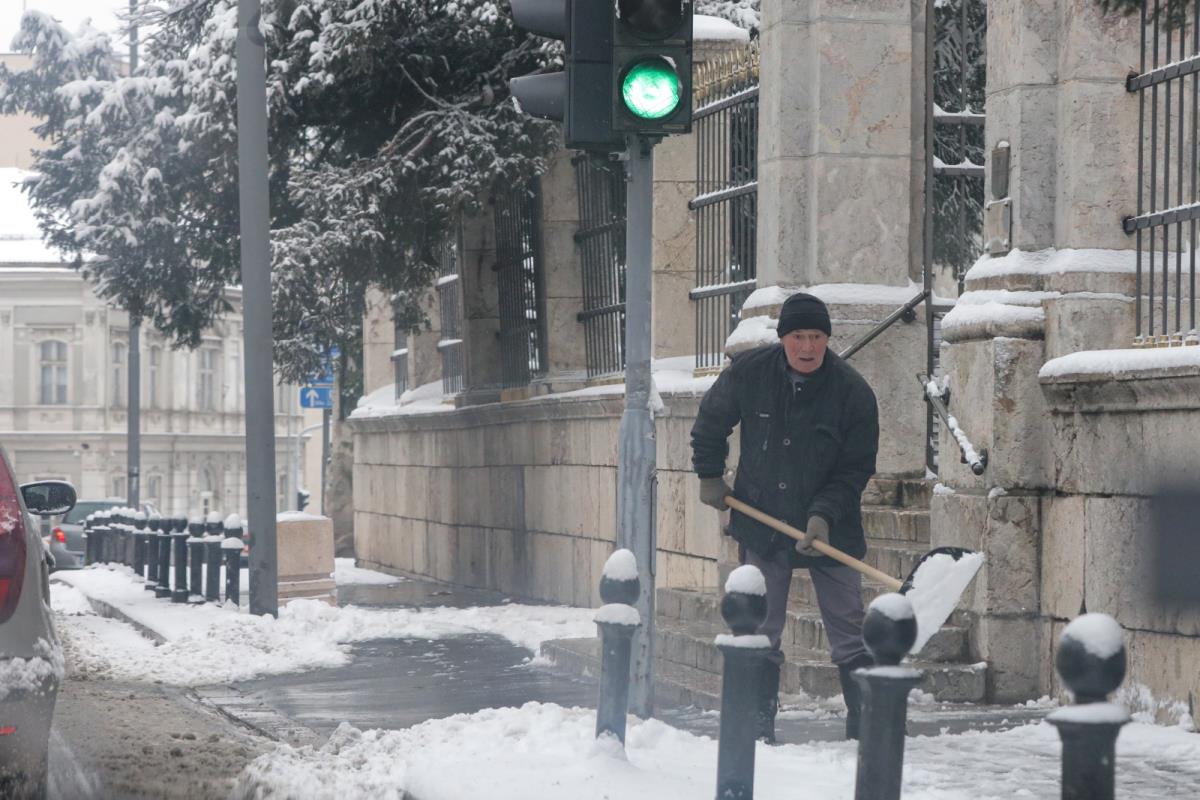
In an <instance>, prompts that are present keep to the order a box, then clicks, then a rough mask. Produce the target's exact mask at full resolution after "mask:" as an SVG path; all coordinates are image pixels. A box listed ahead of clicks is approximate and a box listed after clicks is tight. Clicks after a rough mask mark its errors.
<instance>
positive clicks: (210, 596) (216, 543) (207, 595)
mask: <svg viewBox="0 0 1200 800" xmlns="http://www.w3.org/2000/svg"><path fill="white" fill-rule="evenodd" d="M204 530H205V536H204V599H205V600H206V601H207V602H210V603H219V602H221V542H223V541H225V526H224V525H222V524H221V515H220V514H218V513H217V512H215V511H210V512H209V514H208V518H207V519H206V520H205V521H204Z"/></svg>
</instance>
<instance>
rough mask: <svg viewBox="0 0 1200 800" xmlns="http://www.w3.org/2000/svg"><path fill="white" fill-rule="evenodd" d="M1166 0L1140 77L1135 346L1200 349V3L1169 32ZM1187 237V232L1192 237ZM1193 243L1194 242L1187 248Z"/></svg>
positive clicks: (1145, 35)
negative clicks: (1199, 267) (1199, 280)
mask: <svg viewBox="0 0 1200 800" xmlns="http://www.w3.org/2000/svg"><path fill="white" fill-rule="evenodd" d="M1162 5H1163V4H1162V3H1161V2H1160V0H1148V2H1147V3H1145V4H1144V5H1143V6H1142V27H1141V30H1142V37H1141V56H1140V61H1139V67H1138V72H1137V73H1136V74H1132V75H1130V76H1129V78H1128V80H1127V82H1126V89H1127V90H1128V91H1130V92H1137V94H1138V110H1139V115H1140V117H1139V123H1138V189H1137V214H1136V215H1135V216H1132V217H1128V218H1126V219H1125V220H1124V229H1125V232H1126V233H1132V234H1135V235H1136V237H1137V284H1136V293H1137V303H1136V304H1135V307H1136V309H1137V310H1136V317H1137V320H1136V334H1135V335H1136V338H1135V340H1134V343H1133V344H1134V346H1135V347H1170V346H1174V345H1184V344H1187V345H1196V344H1200V336H1198V335H1197V331H1196V219H1197V218H1198V217H1200V196H1198V195H1197V189H1196V173H1197V167H1198V165H1200V162H1197V159H1196V151H1197V140H1198V137H1200V134H1198V130H1200V126H1198V124H1197V120H1198V114H1197V112H1198V111H1200V84H1198V82H1200V3H1196V4H1195V5H1194V7H1193V10H1192V11H1191V13H1189V14H1187V15H1186V16H1187V17H1188V19H1186V20H1185V21H1184V24H1177V25H1174V26H1173V27H1170V28H1169V27H1168V26H1167V22H1166V19H1165V16H1164V15H1163V14H1162V13H1160V12H1161V11H1162ZM1185 231H1186V233H1185ZM1185 239H1186V241H1185Z"/></svg>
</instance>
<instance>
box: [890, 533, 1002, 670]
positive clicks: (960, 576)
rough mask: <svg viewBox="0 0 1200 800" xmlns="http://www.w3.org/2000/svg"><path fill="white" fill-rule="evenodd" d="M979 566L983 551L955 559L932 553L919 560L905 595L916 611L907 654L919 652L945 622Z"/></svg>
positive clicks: (981, 564)
mask: <svg viewBox="0 0 1200 800" xmlns="http://www.w3.org/2000/svg"><path fill="white" fill-rule="evenodd" d="M982 566H983V553H968V554H967V555H964V556H962V557H961V558H957V559H956V558H955V557H954V556H952V555H950V554H949V553H936V554H934V555H932V556H930V557H929V558H926V559H925V560H924V561H922V562H921V565H920V566H919V567H917V569H916V572H914V573H913V576H912V588H911V589H909V590H908V594H907V597H908V600H909V602H910V603H912V608H913V610H914V611H915V612H916V614H917V640H916V642H914V643H913V646H912V649H911V650H910V651H909V653H910V654H912V655H916V654H917V653H919V652H921V648H922V647H924V646H925V643H926V642H928V641H929V639H930V637H932V636H933V635H934V634H935V633H937V632H938V630H939V629H940V628H941V627H942V625H944V624H945V623H946V620H947V619H949V618H950V615H951V614H953V613H954V609H955V608H956V607H957V606H958V602H959V599H960V598H961V597H962V595H963V592H965V591H966V590H967V587H968V586H970V585H971V581H972V580H974V579H975V574H976V573H977V572H979V568H980V567H982Z"/></svg>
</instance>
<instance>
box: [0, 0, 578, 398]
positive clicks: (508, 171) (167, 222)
mask: <svg viewBox="0 0 1200 800" xmlns="http://www.w3.org/2000/svg"><path fill="white" fill-rule="evenodd" d="M155 2H157V0H154V2H151V3H148V4H147V7H146V8H145V9H144V10H143V11H142V23H143V25H144V26H145V27H148V28H150V29H151V30H153V31H154V32H153V34H152V35H151V37H150V38H149V39H148V41H147V42H146V46H145V48H144V51H143V56H142V59H141V64H140V66H139V69H138V71H137V73H136V74H135V75H132V76H125V77H122V76H121V75H119V74H118V70H117V69H116V65H117V64H118V63H119V61H118V58H117V53H116V52H114V45H113V43H112V42H111V41H109V39H108V38H107V37H105V36H103V35H101V34H98V33H97V32H96V31H94V30H91V29H86V28H85V29H83V30H81V31H80V32H79V34H78V35H71V34H70V33H69V32H68V31H66V30H64V29H63V28H62V26H61V25H59V24H58V23H56V22H55V21H54V20H53V19H52V18H50V17H49V16H47V15H44V14H41V13H38V12H29V13H27V14H26V15H25V16H24V18H23V20H22V26H21V31H20V33H19V34H18V37H17V39H16V40H15V42H14V47H15V48H16V49H18V50H20V51H23V52H29V53H31V54H32V55H33V66H32V68H31V69H29V70H25V71H22V72H15V71H14V72H9V71H7V70H4V69H3V68H2V67H0V110H2V111H5V112H8V113H12V112H15V111H28V112H30V113H33V114H35V115H38V116H39V117H41V118H42V119H44V120H45V121H44V122H43V124H42V126H41V128H40V129H39V133H40V134H41V135H42V136H43V137H44V138H45V139H46V141H47V142H48V146H47V148H46V149H45V150H44V151H42V152H40V153H39V156H38V160H37V163H36V165H35V169H36V173H37V177H36V178H35V179H34V180H33V181H31V183H30V184H29V186H28V187H27V188H28V191H29V193H30V196H31V198H32V201H33V203H34V205H35V208H36V209H37V212H38V215H39V219H40V221H41V223H42V225H43V227H44V230H45V231H46V233H47V236H48V238H49V239H50V241H51V242H52V243H54V244H55V245H57V246H59V247H61V248H63V249H65V250H66V251H68V252H71V253H74V254H75V255H76V257H77V259H79V261H78V263H79V265H80V266H81V268H83V269H85V270H86V271H87V272H89V273H90V274H91V275H92V276H93V277H95V278H96V279H97V281H98V285H99V290H100V292H101V293H102V294H103V295H105V296H106V297H109V298H111V299H112V300H113V301H114V302H116V303H119V304H121V305H122V306H125V307H127V308H129V309H130V310H131V311H133V312H134V313H135V314H142V315H144V316H145V317H147V318H148V319H150V320H151V321H152V322H153V324H154V325H155V326H156V327H158V328H159V329H161V330H163V331H164V332H165V333H167V334H169V335H170V336H172V337H173V338H174V340H175V341H176V342H177V343H179V344H180V345H184V346H194V345H195V344H197V343H198V341H199V337H200V333H201V331H202V330H203V329H204V327H206V326H207V325H209V324H211V323H212V322H213V321H214V319H216V318H217V317H219V316H220V314H221V313H223V312H224V311H225V310H226V303H225V300H224V299H223V295H224V289H225V287H226V286H227V285H229V284H237V283H239V282H240V278H239V264H238V240H237V169H236V168H237V162H236V154H237V140H236V128H235V120H236V105H235V104H236V99H237V98H236V89H235V87H236V61H235V58H234V50H235V43H236V2H235V0H188V1H187V2H183V3H178V2H165V0H164V2H162V4H161V5H156V4H155ZM263 33H264V36H265V38H266V41H267V56H268V74H267V81H268V104H269V109H270V115H269V117H270V151H271V153H270V156H271V174H270V181H271V207H272V217H273V221H272V228H273V232H272V245H273V294H274V307H275V317H274V330H275V337H276V364H277V366H278V368H279V369H280V371H281V373H282V374H283V376H284V377H285V378H288V379H291V380H298V379H300V378H301V377H302V376H303V375H305V374H307V373H309V372H312V371H314V370H315V368H316V366H317V364H318V361H319V358H320V356H321V353H322V352H323V351H324V350H325V348H326V347H328V346H329V345H333V344H337V345H341V346H342V350H343V352H346V351H347V350H349V349H350V347H352V346H353V344H354V343H355V342H356V341H358V340H359V338H360V336H361V323H362V311H363V298H364V294H365V288H366V286H367V285H368V284H372V283H374V284H379V285H381V286H383V287H384V288H385V289H387V290H390V291H391V292H393V293H395V294H396V297H397V299H398V302H399V303H401V305H402V306H403V307H404V308H405V309H407V311H408V321H410V322H412V323H414V324H416V323H417V322H418V321H419V320H420V312H419V310H418V309H417V308H416V307H415V303H413V302H411V301H407V300H405V299H404V298H411V297H416V296H418V295H419V290H420V289H421V288H423V287H425V286H428V285H429V283H430V281H431V279H432V276H433V274H434V271H435V269H436V254H437V251H438V247H439V246H440V244H441V243H442V241H443V240H444V239H445V237H446V236H447V234H448V232H449V231H450V230H451V224H452V221H453V219H454V217H455V215H456V214H457V213H458V212H459V210H460V209H463V208H466V209H468V210H471V209H472V206H473V204H475V203H476V202H478V198H479V197H481V196H483V195H484V193H485V192H486V191H487V189H488V188H490V187H491V186H492V185H494V184H497V183H501V184H511V183H516V182H520V181H523V180H525V179H526V178H528V177H529V176H530V175H532V174H534V173H536V172H539V171H541V170H542V169H544V167H545V163H544V158H545V156H546V154H547V153H548V152H549V151H550V149H551V148H552V147H553V144H554V142H555V139H556V137H557V133H556V130H555V128H554V126H552V125H550V124H547V123H543V122H540V121H537V120H533V119H531V118H529V117H527V116H525V115H523V114H520V113H518V112H517V111H516V109H515V108H514V106H513V104H512V103H511V102H510V101H509V100H508V98H507V82H508V78H509V77H510V76H511V75H520V74H524V73H528V72H531V71H534V70H536V69H538V68H540V67H542V66H544V65H546V63H547V61H548V60H549V59H550V58H551V56H550V55H549V53H548V51H547V50H546V49H545V48H544V47H543V46H542V45H541V44H540V43H539V42H538V40H536V39H533V38H530V37H527V36H525V35H524V34H522V33H519V32H517V31H515V30H514V29H513V26H512V21H511V16H510V15H509V14H508V12H507V9H506V8H504V7H503V6H501V5H499V4H497V3H495V2H492V1H491V0H386V2H385V0H266V2H264V16H263ZM84 254H88V258H86V259H85V258H84V257H83V256H84Z"/></svg>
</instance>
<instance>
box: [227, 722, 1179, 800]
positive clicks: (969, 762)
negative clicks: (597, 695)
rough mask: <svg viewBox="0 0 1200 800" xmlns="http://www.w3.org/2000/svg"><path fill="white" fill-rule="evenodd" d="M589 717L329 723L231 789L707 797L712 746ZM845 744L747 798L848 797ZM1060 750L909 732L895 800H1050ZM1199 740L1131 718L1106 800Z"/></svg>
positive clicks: (766, 770)
mask: <svg viewBox="0 0 1200 800" xmlns="http://www.w3.org/2000/svg"><path fill="white" fill-rule="evenodd" d="M595 724H596V718H595V713H594V712H592V711H590V710H586V709H579V708H570V709H568V708H563V707H561V706H557V705H554V704H542V703H528V704H526V705H524V706H522V707H521V708H519V709H517V708H505V709H485V710H483V711H479V712H477V713H474V714H458V715H455V716H452V717H447V718H444V719H438V720H430V721H428V722H424V723H421V724H420V725H415V726H413V727H411V728H408V729H405V730H399V731H379V730H373V731H359V730H356V729H354V728H352V727H350V726H348V725H343V726H342V727H340V728H339V729H338V730H337V731H336V732H335V733H334V734H333V736H332V737H330V740H329V741H328V742H327V743H326V744H325V745H324V746H322V747H320V748H312V747H305V748H293V747H291V746H289V745H281V746H279V747H278V748H277V749H276V750H275V751H274V752H272V753H268V754H266V755H263V756H260V757H259V758H258V759H256V760H255V761H253V762H252V763H251V764H250V765H249V766H248V767H247V768H246V769H245V770H244V771H243V773H242V774H241V776H240V777H239V779H238V783H237V786H236V787H235V789H234V791H233V793H232V797H234V798H254V797H267V796H278V797H304V798H310V799H311V800H324V799H326V798H327V799H328V800H342V798H345V797H379V798H401V797H405V796H411V797H419V798H421V800H463V798H487V799H488V800H517V798H520V800H549V799H550V798H555V799H557V798H571V800H604V799H611V798H618V797H619V798H622V800H662V799H663V798H672V800H674V798H696V797H711V796H712V795H713V792H714V787H715V783H716V765H717V742H716V741H715V740H714V739H710V738H708V737H703V736H696V735H693V734H690V733H686V732H684V731H680V730H677V729H675V728H672V727H670V726H668V725H666V724H665V723H663V722H660V721H658V720H653V719H652V720H647V721H644V722H643V721H640V720H637V719H633V718H631V719H630V724H629V727H628V729H627V735H626V746H625V750H624V752H623V753H622V752H621V750H620V749H618V748H613V747H611V746H605V745H603V744H598V743H597V742H596V739H595ZM856 755H857V745H856V744H855V743H854V742H820V743H813V744H804V745H778V746H774V747H767V746H761V747H759V748H757V752H756V764H755V767H756V769H755V787H754V788H755V797H756V798H758V800H794V798H795V797H796V796H797V788H796V787H803V789H804V792H803V794H804V796H806V797H814V798H821V800H850V798H852V797H853V796H854V778H855V770H856V763H857V759H856ZM1061 769H1062V764H1061V744H1060V741H1059V737H1058V733H1057V731H1056V730H1055V729H1054V728H1053V727H1052V726H1050V725H1047V724H1043V723H1037V724H1031V725H1025V726H1021V727H1017V728H1013V729H1011V730H1007V731H1004V732H1001V733H994V732H988V733H984V732H970V733H964V734H960V735H942V736H933V737H930V736H921V737H914V738H910V739H907V740H906V741H905V769H904V791H903V796H904V798H905V800H1012V798H1019V797H1027V798H1039V797H1042V798H1045V797H1057V796H1058V795H1059V793H1060V788H1059V787H1060V782H1059V781H1060V773H1061ZM1198 782H1200V737H1198V736H1194V735H1192V734H1189V733H1187V732H1185V731H1182V730H1180V729H1179V728H1160V727H1155V726H1150V725H1142V724H1137V723H1134V724H1131V725H1128V726H1126V727H1125V729H1124V730H1123V731H1122V733H1121V736H1120V738H1119V739H1118V740H1117V787H1116V788H1117V796H1119V797H1120V798H1122V800H1161V798H1164V797H1185V796H1190V795H1191V794H1192V793H1194V790H1195V786H1196V785H1197V783H1198Z"/></svg>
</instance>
